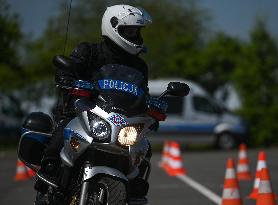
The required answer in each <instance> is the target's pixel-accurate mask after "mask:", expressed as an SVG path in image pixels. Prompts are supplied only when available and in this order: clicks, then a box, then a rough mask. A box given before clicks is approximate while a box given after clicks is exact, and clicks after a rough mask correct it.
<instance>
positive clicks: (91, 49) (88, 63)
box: [45, 38, 148, 158]
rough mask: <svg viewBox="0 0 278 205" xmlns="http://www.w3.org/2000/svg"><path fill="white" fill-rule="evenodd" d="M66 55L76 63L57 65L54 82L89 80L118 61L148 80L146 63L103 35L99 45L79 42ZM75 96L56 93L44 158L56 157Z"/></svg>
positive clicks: (61, 144) (72, 110)
mask: <svg viewBox="0 0 278 205" xmlns="http://www.w3.org/2000/svg"><path fill="white" fill-rule="evenodd" d="M70 58H71V59H72V60H73V61H74V62H75V64H76V66H74V67H73V68H72V70H63V69H60V68H57V70H56V75H55V81H56V84H58V85H66V84H67V82H71V81H72V80H87V81H90V80H93V79H94V76H96V75H97V72H98V70H99V69H100V68H101V67H102V66H104V65H107V64H120V65H126V66H129V67H133V68H135V69H137V70H138V71H140V72H142V74H143V75H144V77H145V80H146V84H147V82H148V67H147V65H146V63H145V62H144V61H143V60H142V59H141V58H139V57H138V56H136V55H131V54H129V53H128V52H126V51H125V50H123V49H121V48H120V47H119V46H117V45H116V44H115V43H113V42H112V41H111V40H110V39H108V38H104V40H103V41H102V42H101V43H99V44H93V43H81V44H79V45H78V46H77V47H76V48H75V49H74V50H73V52H72V53H71V55H70ZM75 100H76V97H75V96H71V95H69V93H68V92H67V90H65V89H61V90H60V92H59V99H58V104H57V107H56V109H55V112H54V119H55V122H56V123H57V125H56V128H55V131H54V133H53V137H52V139H51V141H50V143H49V144H48V146H47V148H46V150H45V155H46V157H53V158H55V157H56V158H58V157H59V153H60V151H61V149H62V147H63V142H64V139H63V129H64V127H65V126H66V125H67V124H68V122H69V121H70V120H71V119H72V118H73V117H74V116H75V112H74V105H73V103H74V101H75Z"/></svg>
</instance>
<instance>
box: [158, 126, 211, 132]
mask: <svg viewBox="0 0 278 205" xmlns="http://www.w3.org/2000/svg"><path fill="white" fill-rule="evenodd" d="M215 126H216V124H202V125H194V124H182V125H179V124H176V125H160V126H159V130H160V131H172V132H190V133H194V132H197V133H213V132H214V128H215Z"/></svg>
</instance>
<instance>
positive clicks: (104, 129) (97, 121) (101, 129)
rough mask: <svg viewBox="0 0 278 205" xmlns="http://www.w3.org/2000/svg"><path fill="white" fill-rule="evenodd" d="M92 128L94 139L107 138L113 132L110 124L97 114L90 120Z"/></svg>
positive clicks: (101, 139) (103, 139)
mask: <svg viewBox="0 0 278 205" xmlns="http://www.w3.org/2000/svg"><path fill="white" fill-rule="evenodd" d="M90 129H91V133H92V135H93V137H94V139H97V140H98V141H105V140H107V139H108V138H109V137H110V134H111V129H110V125H109V124H108V123H107V122H106V121H104V120H103V119H101V118H100V117H97V116H96V117H95V118H93V119H92V120H91V121H90Z"/></svg>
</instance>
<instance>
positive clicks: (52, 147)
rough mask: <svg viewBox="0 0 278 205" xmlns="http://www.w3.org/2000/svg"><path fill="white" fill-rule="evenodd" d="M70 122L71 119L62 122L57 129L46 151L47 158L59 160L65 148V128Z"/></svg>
mask: <svg viewBox="0 0 278 205" xmlns="http://www.w3.org/2000/svg"><path fill="white" fill-rule="evenodd" d="M70 120H71V118H65V119H63V120H61V121H60V122H59V123H58V124H57V126H56V127H55V130H54V132H53V134H52V137H51V139H50V141H49V143H48V144H47V146H46V148H45V150H44V153H45V157H46V158H47V157H54V158H59V154H60V151H61V149H62V148H63V146H64V128H65V127H66V126H67V124H68V123H69V122H70Z"/></svg>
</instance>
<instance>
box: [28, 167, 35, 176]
mask: <svg viewBox="0 0 278 205" xmlns="http://www.w3.org/2000/svg"><path fill="white" fill-rule="evenodd" d="M26 168H27V172H28V176H29V178H32V177H34V176H36V172H35V171H33V170H32V169H30V168H29V167H26Z"/></svg>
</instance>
